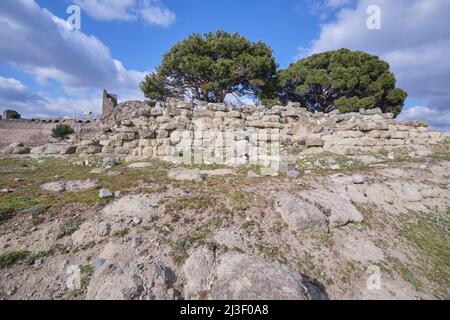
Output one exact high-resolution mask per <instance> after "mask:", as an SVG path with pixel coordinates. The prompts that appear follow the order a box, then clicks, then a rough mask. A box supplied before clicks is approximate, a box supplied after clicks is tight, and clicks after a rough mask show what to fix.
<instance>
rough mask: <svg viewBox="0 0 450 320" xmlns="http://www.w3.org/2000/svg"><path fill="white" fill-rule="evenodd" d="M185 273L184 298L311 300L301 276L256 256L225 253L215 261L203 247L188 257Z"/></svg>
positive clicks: (287, 268)
mask: <svg viewBox="0 0 450 320" xmlns="http://www.w3.org/2000/svg"><path fill="white" fill-rule="evenodd" d="M183 270H184V275H185V278H186V285H185V287H184V288H185V299H205V298H207V299H212V300H279V299H282V300H309V299H311V295H310V293H309V290H308V288H307V287H306V285H305V283H304V279H303V277H302V275H301V274H300V273H298V272H297V271H295V270H293V269H290V268H289V267H287V266H285V265H280V264H279V263H275V262H270V261H267V260H265V259H263V258H260V257H257V256H253V255H247V254H242V253H225V254H224V255H222V256H220V257H218V258H215V257H214V254H213V253H212V252H210V251H208V250H206V249H204V248H203V249H199V250H197V251H196V252H194V253H193V254H192V255H191V256H190V257H189V259H188V260H187V261H186V263H185V265H184V266H183Z"/></svg>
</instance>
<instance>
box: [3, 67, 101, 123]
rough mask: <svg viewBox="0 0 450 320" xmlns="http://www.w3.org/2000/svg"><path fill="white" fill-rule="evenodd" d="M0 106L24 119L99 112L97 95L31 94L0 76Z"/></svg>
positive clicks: (22, 85)
mask: <svg viewBox="0 0 450 320" xmlns="http://www.w3.org/2000/svg"><path fill="white" fill-rule="evenodd" d="M0 105H1V106H2V107H4V108H5V109H6V108H10V109H14V110H16V111H18V112H19V113H21V114H22V115H24V116H26V117H49V116H50V117H52V116H55V117H56V116H61V115H73V114H82V113H84V112H86V111H93V112H96V113H99V112H101V107H100V106H101V99H100V98H99V94H96V95H94V94H92V95H91V96H85V97H83V98H67V97H49V96H46V95H45V94H44V93H40V92H33V91H32V90H30V89H29V88H28V87H27V86H25V85H24V84H23V83H21V82H20V81H19V80H16V79H13V78H5V77H2V76H0Z"/></svg>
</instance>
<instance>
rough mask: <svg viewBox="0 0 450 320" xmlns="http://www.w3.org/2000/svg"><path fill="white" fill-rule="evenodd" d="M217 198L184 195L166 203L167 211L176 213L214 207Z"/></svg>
mask: <svg viewBox="0 0 450 320" xmlns="http://www.w3.org/2000/svg"><path fill="white" fill-rule="evenodd" d="M214 203H215V200H214V198H213V197H211V196H196V197H187V198H186V197H182V198H177V199H174V200H171V201H169V202H168V203H167V204H166V205H165V212H166V213H169V214H176V213H177V212H179V211H182V210H195V211H200V210H204V209H207V208H209V207H212V206H213V205H214Z"/></svg>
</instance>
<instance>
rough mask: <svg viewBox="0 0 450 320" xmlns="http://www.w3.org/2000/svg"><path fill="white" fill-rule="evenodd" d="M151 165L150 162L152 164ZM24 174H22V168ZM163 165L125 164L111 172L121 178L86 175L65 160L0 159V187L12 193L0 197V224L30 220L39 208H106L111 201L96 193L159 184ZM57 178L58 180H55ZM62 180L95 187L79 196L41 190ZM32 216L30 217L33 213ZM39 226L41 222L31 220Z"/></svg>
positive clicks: (87, 170)
mask: <svg viewBox="0 0 450 320" xmlns="http://www.w3.org/2000/svg"><path fill="white" fill-rule="evenodd" d="M99 161H100V160H99V159H97V158H92V159H91V160H90V162H91V163H92V162H94V163H97V162H99ZM152 163H153V162H152ZM25 166H26V169H27V170H22V167H23V168H25ZM166 167H168V165H167V164H160V163H159V162H158V161H155V162H154V163H153V165H152V166H151V167H149V168H142V169H130V168H127V167H126V165H125V164H123V165H118V166H117V167H115V168H114V170H120V171H121V172H122V175H121V176H118V177H113V176H104V175H96V174H92V173H90V171H91V170H92V167H90V166H79V165H74V164H72V163H70V162H69V161H67V160H63V159H57V158H43V159H41V160H39V161H36V160H24V159H14V158H7V159H0V169H2V170H3V172H2V173H1V174H0V185H2V186H3V187H5V188H8V189H14V190H15V191H14V192H11V193H2V194H0V222H3V221H6V220H7V219H9V218H11V217H12V216H13V215H14V214H16V213H19V212H25V213H30V214H32V216H33V217H37V216H39V214H38V212H37V211H39V210H41V208H43V207H47V209H48V211H52V210H58V209H60V208H61V207H63V206H65V205H67V204H73V203H77V204H85V205H94V204H97V203H99V204H100V205H102V204H106V203H107V202H109V201H111V199H100V198H99V197H98V189H100V188H108V189H110V190H112V191H113V192H114V191H117V190H124V189H128V188H132V187H135V186H137V185H139V184H145V183H160V182H161V180H164V179H165V178H166V176H167V172H166ZM19 169H20V176H21V177H22V178H23V179H24V180H25V181H26V183H24V182H17V181H14V178H16V177H17V171H18V170H19ZM0 172H1V171H0ZM56 176H58V177H59V178H57V179H55V177H56ZM58 179H64V180H86V179H97V180H99V185H98V187H97V188H96V189H91V190H85V191H79V192H60V193H51V192H46V191H44V190H42V189H41V184H42V183H44V182H50V181H55V180H58ZM33 212H34V213H33ZM35 220H36V221H35V222H36V223H39V220H41V219H35Z"/></svg>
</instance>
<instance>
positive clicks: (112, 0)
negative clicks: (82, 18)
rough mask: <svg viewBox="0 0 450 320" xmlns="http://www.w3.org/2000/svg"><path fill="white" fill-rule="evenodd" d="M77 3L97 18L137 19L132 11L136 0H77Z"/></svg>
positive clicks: (108, 19)
mask: <svg viewBox="0 0 450 320" xmlns="http://www.w3.org/2000/svg"><path fill="white" fill-rule="evenodd" d="M75 3H77V4H78V5H79V6H80V7H81V8H82V9H83V12H86V14H88V15H89V16H91V17H92V18H94V19H97V20H102V21H112V20H122V21H131V20H136V16H135V15H134V14H133V13H131V12H130V9H131V8H132V7H133V6H134V5H135V4H136V3H135V0H76V1H75Z"/></svg>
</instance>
